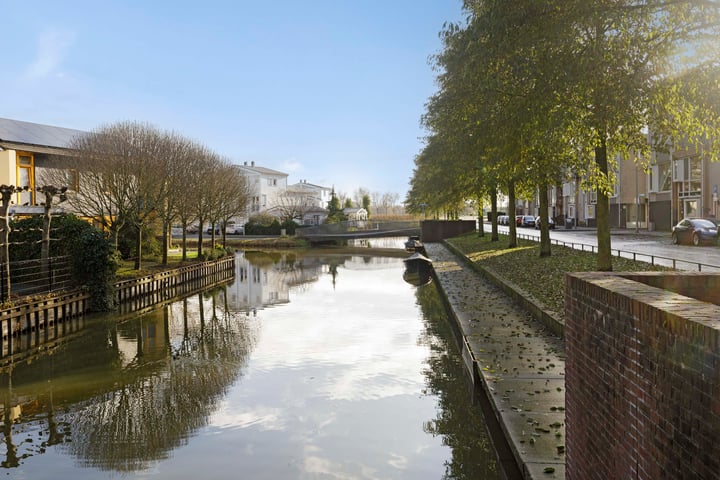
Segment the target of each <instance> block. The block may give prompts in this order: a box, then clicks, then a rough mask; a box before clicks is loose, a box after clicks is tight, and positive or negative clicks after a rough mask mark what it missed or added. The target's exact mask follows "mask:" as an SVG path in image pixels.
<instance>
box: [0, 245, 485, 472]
mask: <svg viewBox="0 0 720 480" xmlns="http://www.w3.org/2000/svg"><path fill="white" fill-rule="evenodd" d="M402 273H403V264H402V261H401V260H400V259H397V258H379V257H365V256H350V255H328V256H323V257H318V256H313V255H303V256H299V255H295V254H279V253H278V254H272V255H271V254H263V253H251V252H248V253H247V254H246V255H240V256H239V257H238V262H237V276H236V281H235V283H234V284H232V285H229V286H227V287H226V288H221V289H216V290H214V291H211V292H205V293H204V294H201V295H195V296H192V297H190V298H187V299H185V300H183V301H179V302H176V303H173V304H171V305H169V306H167V307H165V308H161V309H158V310H156V311H154V312H153V313H151V314H149V315H145V316H143V317H141V318H136V319H132V320H129V321H126V322H123V323H120V324H118V323H117V321H116V320H117V319H116V318H99V319H96V320H94V321H92V322H89V323H90V326H89V327H87V328H86V329H84V330H83V331H82V332H80V333H77V334H74V335H73V336H72V337H69V338H68V339H67V341H65V342H64V343H62V344H61V345H58V346H57V347H55V348H54V349H52V350H51V351H48V352H46V353H44V354H40V355H38V356H37V357H35V358H32V359H31V361H23V362H21V363H17V364H15V365H10V366H7V367H6V368H4V369H3V370H2V377H0V382H2V392H4V394H3V396H2V401H3V402H2V408H3V410H2V411H3V418H4V419H5V424H4V429H3V441H2V444H0V459H1V460H2V462H3V463H2V468H0V475H2V476H5V477H6V478H13V479H33V480H36V479H45V478H47V479H58V478H72V479H102V478H112V479H114V478H121V479H176V478H202V479H203V480H206V479H226V478H251V479H439V478H458V479H461V478H467V479H478V478H482V479H494V478H498V475H497V473H496V468H497V467H496V464H495V460H494V459H495V454H494V452H493V451H492V449H491V447H490V444H489V441H488V439H487V436H486V433H485V429H484V424H483V419H482V416H481V414H480V412H479V407H478V406H473V405H471V403H470V400H471V399H470V394H469V393H468V392H469V391H468V387H467V382H466V380H465V378H464V373H463V370H462V367H461V361H460V359H459V357H458V355H457V353H456V351H455V349H454V342H453V340H452V336H451V333H450V330H449V326H448V324H447V322H446V320H445V312H444V311H443V309H442V305H441V303H440V299H439V297H438V294H437V291H436V290H435V287H434V285H433V284H430V285H426V286H423V287H419V288H416V287H413V286H411V285H409V284H407V283H405V282H403V280H402Z"/></svg>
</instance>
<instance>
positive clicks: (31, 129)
mask: <svg viewBox="0 0 720 480" xmlns="http://www.w3.org/2000/svg"><path fill="white" fill-rule="evenodd" d="M85 134H87V132H84V131H82V130H74V129H72V128H63V127H53V126H51V125H42V124H39V123H31V122H23V121H20V120H11V119H9V118H0V145H2V146H5V147H9V148H18V149H21V148H22V147H23V146H25V147H28V146H33V147H51V148H68V147H69V146H70V143H71V141H72V140H73V139H74V138H75V137H77V136H78V135H85ZM32 150H37V149H35V148H33V149H32Z"/></svg>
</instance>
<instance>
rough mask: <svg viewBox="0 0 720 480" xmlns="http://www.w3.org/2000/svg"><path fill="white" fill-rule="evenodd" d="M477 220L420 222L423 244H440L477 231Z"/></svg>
mask: <svg viewBox="0 0 720 480" xmlns="http://www.w3.org/2000/svg"><path fill="white" fill-rule="evenodd" d="M475 225H476V222H475V220H423V221H422V222H420V229H421V235H420V238H421V239H422V241H423V242H439V241H441V240H444V239H446V238H452V237H457V236H458V235H462V234H463V233H468V232H474V231H475Z"/></svg>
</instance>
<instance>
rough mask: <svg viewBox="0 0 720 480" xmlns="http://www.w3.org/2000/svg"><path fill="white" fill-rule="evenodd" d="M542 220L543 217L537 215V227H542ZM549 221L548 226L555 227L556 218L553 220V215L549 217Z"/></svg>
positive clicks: (551, 228)
mask: <svg viewBox="0 0 720 480" xmlns="http://www.w3.org/2000/svg"><path fill="white" fill-rule="evenodd" d="M541 221H542V219H541V218H540V217H535V228H536V229H540V222H541ZM547 222H548V228H549V229H550V230H553V229H555V220H553V219H552V217H548V219H547Z"/></svg>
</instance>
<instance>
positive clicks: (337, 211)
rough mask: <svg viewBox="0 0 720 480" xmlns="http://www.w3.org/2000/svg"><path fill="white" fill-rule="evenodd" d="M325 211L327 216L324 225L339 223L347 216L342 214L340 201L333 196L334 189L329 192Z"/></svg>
mask: <svg viewBox="0 0 720 480" xmlns="http://www.w3.org/2000/svg"><path fill="white" fill-rule="evenodd" d="M327 209H328V216H327V218H326V219H325V223H339V222H344V221H346V220H347V216H346V215H345V214H344V213H343V209H342V207H341V206H340V199H339V198H338V196H337V195H336V194H335V188H333V189H332V191H331V192H330V200H328V204H327Z"/></svg>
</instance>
